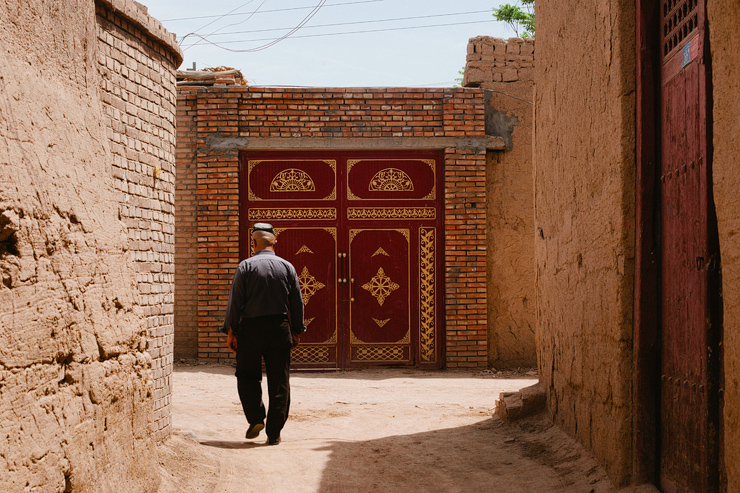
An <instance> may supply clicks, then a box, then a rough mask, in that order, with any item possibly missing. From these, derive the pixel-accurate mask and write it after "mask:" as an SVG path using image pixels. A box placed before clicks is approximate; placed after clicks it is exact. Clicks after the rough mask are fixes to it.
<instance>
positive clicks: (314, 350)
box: [275, 227, 339, 368]
mask: <svg viewBox="0 0 740 493" xmlns="http://www.w3.org/2000/svg"><path fill="white" fill-rule="evenodd" d="M275 233H276V234H277V240H278V241H277V244H276V245H275V253H277V255H279V256H280V257H282V258H284V259H286V260H287V261H289V262H290V263H291V264H293V266H294V267H295V269H296V272H297V273H298V281H299V282H300V285H301V293H302V295H303V304H304V315H303V323H304V325H305V326H306V329H307V330H306V332H305V333H304V334H303V335H302V337H301V345H300V347H298V348H296V349H295V350H294V351H293V354H292V362H293V365H294V366H305V367H310V366H320V367H322V368H327V367H336V366H337V364H338V351H337V347H338V341H339V331H338V328H339V323H338V320H339V317H338V313H337V311H338V310H337V303H336V299H337V292H338V289H337V270H336V259H337V229H336V228H334V227H326V228H301V227H289V228H276V229H275Z"/></svg>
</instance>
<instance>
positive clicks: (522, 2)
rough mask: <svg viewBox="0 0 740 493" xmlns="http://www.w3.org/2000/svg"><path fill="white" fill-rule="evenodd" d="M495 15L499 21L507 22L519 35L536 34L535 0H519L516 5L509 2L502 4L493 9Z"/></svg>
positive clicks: (529, 35) (526, 36)
mask: <svg viewBox="0 0 740 493" xmlns="http://www.w3.org/2000/svg"><path fill="white" fill-rule="evenodd" d="M493 17H495V18H496V20H497V21H501V22H505V23H507V24H508V25H509V26H510V27H511V28H512V29H513V30H514V32H515V33H516V35H517V37H522V38H529V37H532V36H534V0H518V1H517V4H516V5H511V4H509V3H507V4H504V5H501V6H500V7H497V8H495V9H493ZM520 31H521V35H520Z"/></svg>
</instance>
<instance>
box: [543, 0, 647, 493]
mask: <svg viewBox="0 0 740 493" xmlns="http://www.w3.org/2000/svg"><path fill="white" fill-rule="evenodd" d="M537 18H538V22H537V64H536V66H535V80H536V81H537V83H536V87H535V123H534V126H535V130H534V135H535V137H534V139H535V225H534V226H535V256H536V266H537V272H536V276H537V297H538V299H537V337H538V344H539V349H540V356H539V357H540V362H539V367H540V378H541V382H542V384H543V386H544V387H545V389H546V392H547V399H548V408H549V410H550V413H551V414H552V416H553V419H554V420H555V422H556V423H557V424H559V425H560V426H561V427H562V428H563V429H564V430H566V431H567V432H568V433H569V434H571V435H573V436H575V437H576V438H577V439H578V440H579V441H580V442H581V443H583V444H585V445H586V446H587V447H588V448H589V449H591V450H593V452H594V453H595V455H596V456H597V457H598V458H599V460H600V461H601V463H602V464H604V466H605V467H606V469H607V471H608V473H609V475H610V477H611V478H612V479H613V480H614V481H615V483H617V484H624V483H626V482H628V481H629V478H630V467H631V433H632V428H631V419H632V406H631V399H632V396H631V378H632V311H633V310H632V307H633V278H634V203H635V198H634V189H635V175H634V171H635V97H634V91H635V6H634V2H630V1H627V0H619V1H609V0H598V1H595V2H570V3H566V4H563V3H561V2H537Z"/></svg>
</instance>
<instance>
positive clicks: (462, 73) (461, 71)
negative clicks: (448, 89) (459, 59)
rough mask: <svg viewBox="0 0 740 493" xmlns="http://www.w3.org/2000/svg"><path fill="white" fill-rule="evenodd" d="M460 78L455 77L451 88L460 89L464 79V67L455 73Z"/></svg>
mask: <svg viewBox="0 0 740 493" xmlns="http://www.w3.org/2000/svg"><path fill="white" fill-rule="evenodd" d="M457 73H458V74H460V77H455V84H454V85H453V86H452V87H462V85H463V78H465V67H463V68H462V69H460V70H458V71H457Z"/></svg>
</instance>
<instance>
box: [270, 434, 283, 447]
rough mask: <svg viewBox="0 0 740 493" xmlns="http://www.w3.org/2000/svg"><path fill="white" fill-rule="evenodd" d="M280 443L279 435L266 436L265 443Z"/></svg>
mask: <svg viewBox="0 0 740 493" xmlns="http://www.w3.org/2000/svg"><path fill="white" fill-rule="evenodd" d="M278 443H280V435H278V436H277V437H275V438H271V437H267V445H277V444H278Z"/></svg>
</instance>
